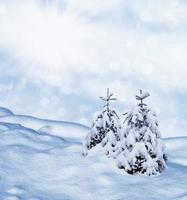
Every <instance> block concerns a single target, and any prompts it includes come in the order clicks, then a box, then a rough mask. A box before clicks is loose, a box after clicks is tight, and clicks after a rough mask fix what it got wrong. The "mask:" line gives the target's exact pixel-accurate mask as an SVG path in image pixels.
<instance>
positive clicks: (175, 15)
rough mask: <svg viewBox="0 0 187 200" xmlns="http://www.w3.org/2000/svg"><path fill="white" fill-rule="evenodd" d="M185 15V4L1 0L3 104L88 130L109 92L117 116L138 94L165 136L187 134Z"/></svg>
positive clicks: (121, 0)
mask: <svg viewBox="0 0 187 200" xmlns="http://www.w3.org/2000/svg"><path fill="white" fill-rule="evenodd" d="M186 10H187V1H185V0H164V1H163V0H157V1H155V0H141V1H139V0H102V1H99V0H0V106H2V107H7V108H9V109H11V110H12V111H13V112H14V113H17V114H24V115H33V116H37V117H41V118H49V119H56V120H65V121H75V122H80V123H83V124H86V125H90V124H91V122H92V115H93V113H94V112H95V111H97V110H101V109H102V107H103V102H101V100H100V99H99V98H98V97H99V96H103V95H105V94H106V89H107V88H108V87H109V88H110V90H111V91H112V92H113V93H114V94H115V96H116V97H117V98H118V101H117V102H115V103H113V107H115V108H116V109H117V111H118V113H119V115H120V114H123V113H124V112H125V111H126V110H128V109H131V108H132V107H133V106H134V105H136V103H137V102H136V100H135V98H134V96H135V95H136V94H137V93H138V92H139V89H143V90H144V91H149V92H150V94H151V96H150V97H149V98H148V99H147V100H146V103H147V104H148V105H149V106H150V107H152V108H153V110H155V111H156V112H157V113H158V116H159V122H160V127H161V132H162V135H163V136H164V137H167V136H176V135H187V123H186V121H187V120H186V119H187V56H186V51H187V12H186Z"/></svg>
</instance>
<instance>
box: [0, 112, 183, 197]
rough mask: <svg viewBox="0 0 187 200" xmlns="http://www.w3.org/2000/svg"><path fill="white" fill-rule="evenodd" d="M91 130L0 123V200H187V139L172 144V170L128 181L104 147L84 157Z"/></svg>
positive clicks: (30, 121) (28, 121) (24, 119)
mask: <svg viewBox="0 0 187 200" xmlns="http://www.w3.org/2000/svg"><path fill="white" fill-rule="evenodd" d="M88 131H89V129H88V128H87V127H85V126H82V125H79V124H76V123H66V122H57V121H50V120H41V119H36V118H33V117H28V116H18V115H9V116H6V117H0V137H1V138H0V200H101V199H104V200H105V199H106V200H134V199H139V200H145V199H154V200H157V199H158V200H172V199H176V200H178V199H180V200H187V187H186V186H187V153H186V152H187V136H186V137H177V138H166V139H165V140H164V142H165V144H166V153H167V156H168V163H167V166H168V168H167V169H166V170H164V172H163V173H161V174H160V175H158V176H151V177H149V176H145V175H135V176H132V175H128V174H126V173H125V172H124V171H123V170H120V169H118V168H117V166H116V164H115V163H114V160H113V159H112V158H111V159H109V158H107V157H106V156H105V155H104V153H103V152H102V148H100V146H99V145H98V146H96V147H95V148H93V149H91V150H90V152H89V154H88V156H87V157H83V156H82V155H81V150H82V144H81V141H82V140H84V137H85V136H86V135H87V132H88Z"/></svg>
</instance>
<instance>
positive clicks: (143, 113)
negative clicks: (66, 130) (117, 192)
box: [117, 90, 166, 175]
mask: <svg viewBox="0 0 187 200" xmlns="http://www.w3.org/2000/svg"><path fill="white" fill-rule="evenodd" d="M149 96H150V95H149V93H143V92H142V90H140V94H139V95H136V99H137V100H138V101H140V103H139V104H138V105H137V106H136V107H135V108H134V109H132V111H131V112H129V113H127V115H126V118H125V122H124V124H125V125H124V130H123V132H122V135H121V141H120V143H121V151H122V152H121V153H120V154H119V156H118V158H117V164H118V167H119V168H123V169H124V170H125V171H126V172H127V173H129V174H136V173H143V174H147V175H155V174H159V173H160V172H162V171H163V170H164V168H165V167H166V163H165V160H166V157H165V154H164V145H163V143H162V140H161V134H160V131H159V124H158V120H157V116H156V114H155V113H154V112H153V111H152V110H151V109H150V108H148V106H147V105H146V104H145V103H144V102H143V100H144V99H146V98H147V97H149Z"/></svg>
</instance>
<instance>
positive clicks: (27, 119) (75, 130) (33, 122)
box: [0, 115, 89, 140]
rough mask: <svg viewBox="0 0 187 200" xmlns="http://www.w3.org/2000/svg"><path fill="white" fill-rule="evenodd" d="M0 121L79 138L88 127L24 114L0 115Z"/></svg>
mask: <svg viewBox="0 0 187 200" xmlns="http://www.w3.org/2000/svg"><path fill="white" fill-rule="evenodd" d="M0 122H6V123H14V124H21V125H22V126H25V127H28V128H31V129H34V130H38V131H39V132H48V133H49V134H52V135H55V136H60V137H67V138H68V137H69V138H75V139H79V140H82V139H83V138H84V137H85V135H86V134H87V132H88V130H89V128H88V127H86V126H84V125H81V124H78V123H74V122H64V121H54V120H45V119H38V118H36V117H31V116H24V115H7V116H0Z"/></svg>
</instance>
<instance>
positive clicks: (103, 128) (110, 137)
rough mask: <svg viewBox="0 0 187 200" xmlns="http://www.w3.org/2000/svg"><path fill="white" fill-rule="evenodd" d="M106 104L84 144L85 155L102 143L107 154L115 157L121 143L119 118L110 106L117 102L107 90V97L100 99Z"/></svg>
mask: <svg viewBox="0 0 187 200" xmlns="http://www.w3.org/2000/svg"><path fill="white" fill-rule="evenodd" d="M100 98H101V100H103V101H105V102H106V104H105V105H104V108H103V110H102V111H99V112H97V113H95V115H94V119H93V123H92V128H91V131H90V133H89V134H88V136H87V137H86V140H85V142H84V144H83V146H84V147H83V154H84V155H86V154H87V150H90V149H92V148H93V147H95V146H96V145H97V144H100V143H102V146H103V147H105V150H106V154H107V155H109V156H110V155H111V156H113V155H114V154H115V152H116V145H117V141H119V139H120V137H119V132H120V124H119V117H118V115H117V112H116V111H115V109H113V108H112V107H111V106H110V102H111V101H115V100H117V99H116V98H114V97H113V94H112V93H110V91H109V89H107V95H106V97H100Z"/></svg>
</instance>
